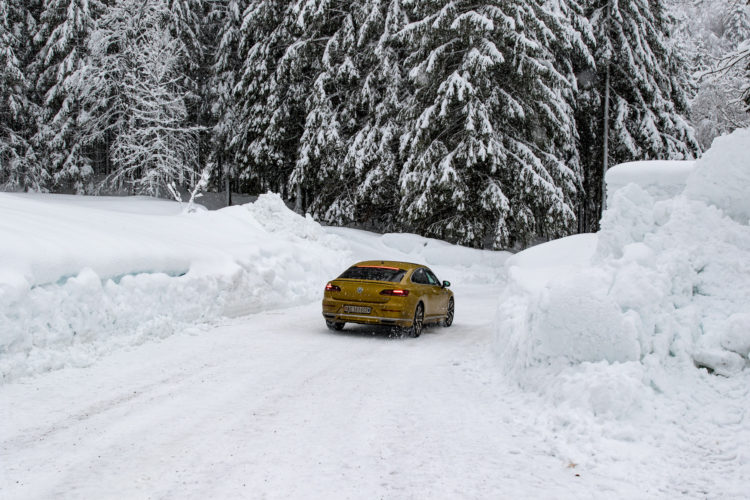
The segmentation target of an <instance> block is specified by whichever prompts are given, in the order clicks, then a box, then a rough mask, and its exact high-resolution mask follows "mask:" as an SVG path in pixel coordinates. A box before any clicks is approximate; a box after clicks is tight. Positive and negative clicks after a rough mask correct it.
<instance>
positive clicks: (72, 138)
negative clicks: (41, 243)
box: [29, 0, 105, 192]
mask: <svg viewBox="0 0 750 500" xmlns="http://www.w3.org/2000/svg"><path fill="white" fill-rule="evenodd" d="M104 8H105V2H104V1H100V0H48V1H45V2H44V7H43V10H42V12H41V15H40V21H39V25H38V30H37V32H36V34H35V35H34V42H35V44H36V45H37V46H38V47H39V49H38V52H37V55H36V58H35V60H34V62H33V64H32V65H31V66H30V71H29V73H30V78H34V79H35V86H36V90H37V92H38V93H39V95H40V98H41V99H42V101H41V102H40V103H39V104H40V105H41V107H42V108H43V113H42V114H41V115H40V116H39V123H38V130H37V134H36V135H35V137H34V144H35V146H36V148H37V150H38V151H39V152H43V155H44V158H43V159H42V160H41V161H43V162H44V163H45V164H46V166H45V168H46V169H47V170H48V171H49V172H50V173H51V175H52V177H53V179H54V183H55V184H60V183H64V184H69V185H70V186H72V187H74V188H75V189H76V191H78V192H83V191H85V190H87V189H88V188H89V187H90V175H91V173H92V169H91V162H90V160H89V156H90V154H89V153H90V152H87V151H84V149H83V145H82V144H81V143H80V142H78V141H77V137H78V134H77V131H76V127H77V123H76V122H77V119H78V112H79V107H80V104H79V102H78V96H77V95H76V94H75V90H74V88H75V87H76V83H75V81H74V80H73V78H74V77H73V75H74V74H75V73H76V72H77V71H78V70H80V69H81V62H82V59H83V58H84V57H85V53H86V41H87V38H88V35H89V33H90V32H91V30H92V29H93V26H94V21H95V19H96V18H97V17H98V16H99V15H100V14H101V13H102V12H103V10H104Z"/></svg>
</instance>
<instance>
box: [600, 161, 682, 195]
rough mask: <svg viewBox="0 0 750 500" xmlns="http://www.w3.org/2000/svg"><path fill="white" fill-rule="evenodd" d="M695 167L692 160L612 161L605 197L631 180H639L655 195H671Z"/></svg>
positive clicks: (640, 183)
mask: <svg viewBox="0 0 750 500" xmlns="http://www.w3.org/2000/svg"><path fill="white" fill-rule="evenodd" d="M694 168H695V162H694V161H692V160H653V161H631V162H627V163H621V164H620V165H615V166H614V167H612V168H610V169H609V170H607V173H606V175H605V180H606V184H607V199H608V200H610V199H612V196H613V195H614V193H615V191H617V190H618V189H620V188H623V187H625V186H627V185H628V184H631V183H633V184H638V185H639V186H640V187H641V188H643V189H644V190H645V191H647V192H648V193H649V194H650V195H651V196H653V197H654V198H658V199H664V198H673V197H675V196H677V195H678V194H680V193H681V192H682V190H683V189H685V183H686V182H687V178H688V176H690V174H691V172H692V171H693V169H694Z"/></svg>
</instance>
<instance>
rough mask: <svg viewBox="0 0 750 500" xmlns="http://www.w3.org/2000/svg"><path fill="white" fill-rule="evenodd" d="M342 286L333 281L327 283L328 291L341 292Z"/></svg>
mask: <svg viewBox="0 0 750 500" xmlns="http://www.w3.org/2000/svg"><path fill="white" fill-rule="evenodd" d="M340 291H341V288H339V287H337V286H336V285H334V284H333V283H328V284H327V285H326V292H340Z"/></svg>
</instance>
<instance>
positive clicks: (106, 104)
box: [76, 0, 197, 196]
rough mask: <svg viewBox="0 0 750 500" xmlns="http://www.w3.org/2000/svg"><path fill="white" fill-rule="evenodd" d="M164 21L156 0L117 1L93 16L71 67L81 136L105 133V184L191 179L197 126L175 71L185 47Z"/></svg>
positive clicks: (164, 10)
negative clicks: (81, 53)
mask: <svg viewBox="0 0 750 500" xmlns="http://www.w3.org/2000/svg"><path fill="white" fill-rule="evenodd" d="M169 21H170V11H169V8H168V5H167V4H166V3H165V2H164V1H161V0H160V1H149V2H144V1H143V0H118V1H117V2H116V3H115V4H114V5H112V6H111V7H110V8H108V9H107V11H106V12H105V13H104V14H103V15H102V17H101V18H100V19H99V21H98V22H97V27H96V30H95V31H94V32H93V33H92V34H91V37H90V39H89V46H88V49H89V52H90V55H89V57H88V58H87V60H86V64H85V65H84V66H83V67H82V68H81V69H80V70H79V71H78V73H77V74H76V81H77V82H78V84H79V87H78V89H77V90H78V91H79V92H80V95H81V96H82V106H83V110H84V111H83V113H84V114H83V120H82V124H81V140H82V142H84V143H86V144H92V145H93V144H101V143H102V142H104V141H107V140H108V139H107V138H108V137H111V138H112V141H111V143H109V147H108V153H109V155H110V161H111V163H112V165H113V168H112V172H111V174H110V175H109V176H108V178H107V183H108V184H110V185H112V186H114V187H117V188H119V187H124V186H127V187H130V188H132V190H133V192H136V193H142V194H149V195H157V196H158V195H159V194H160V193H161V192H163V190H164V188H165V186H166V185H168V184H171V183H173V182H174V183H177V184H178V185H187V184H192V183H194V181H195V180H196V179H195V175H196V161H197V128H196V127H194V126H192V125H191V124H190V123H189V122H188V113H187V109H186V106H185V100H186V97H187V95H188V92H189V91H188V90H187V89H185V87H184V86H183V78H182V75H181V74H180V72H179V68H180V67H181V66H182V65H181V58H182V57H184V56H185V54H186V50H185V47H184V44H183V43H182V42H181V41H180V39H178V38H175V37H173V36H172V35H171V34H170V31H169V28H168V27H169Z"/></svg>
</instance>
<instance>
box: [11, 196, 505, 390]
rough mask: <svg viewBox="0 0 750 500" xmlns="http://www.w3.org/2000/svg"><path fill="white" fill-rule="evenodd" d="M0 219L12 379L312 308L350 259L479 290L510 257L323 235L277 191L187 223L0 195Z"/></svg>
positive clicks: (153, 213) (168, 211)
mask: <svg viewBox="0 0 750 500" xmlns="http://www.w3.org/2000/svg"><path fill="white" fill-rule="evenodd" d="M0 211H2V213H3V217H2V219H0V242H2V243H0V376H2V379H3V380H6V381H7V380H11V379H13V378H15V377H18V376H23V375H29V374H33V373H38V372H41V371H45V370H49V369H55V368H60V367H64V366H69V365H74V366H82V365H86V364H88V363H90V362H91V361H92V360H94V359H96V358H97V357H98V356H99V355H101V354H102V353H105V352H108V351H110V350H111V349H112V348H115V347H117V346H122V345H134V344H138V343H141V342H143V341H144V340H146V339H149V338H155V337H165V336H168V335H171V334H172V333H174V332H176V331H179V330H180V329H182V328H185V327H186V326H189V325H192V324H198V323H206V322H211V321H215V320H218V319H221V318H227V317H235V316H240V315H245V314H248V313H250V312H257V311H263V310H268V309H271V308H280V307H290V306H293V305H297V304H303V303H308V302H310V301H313V300H318V299H319V298H320V294H321V290H322V288H323V286H324V285H325V282H326V281H327V280H329V279H331V278H333V277H335V276H338V275H339V274H340V273H341V272H342V271H343V270H344V269H345V268H346V267H347V266H348V265H350V264H351V263H352V261H353V260H358V259H355V257H354V255H355V254H356V255H357V256H358V258H363V257H362V256H365V257H364V258H392V259H400V258H410V259H413V260H419V261H420V262H427V263H428V264H430V265H434V268H435V271H436V272H437V273H438V275H439V276H441V277H442V276H443V275H445V272H446V271H447V270H450V269H454V268H458V269H460V270H461V272H462V273H464V274H467V277H464V278H463V279H465V280H466V279H471V280H474V281H480V282H495V281H497V276H498V275H499V274H500V273H498V272H497V270H498V269H499V268H500V267H501V264H502V262H503V260H504V259H505V258H506V257H507V254H506V253H502V252H482V251H479V250H474V249H470V248H462V247H456V246H454V245H449V244H447V243H444V242H441V241H437V240H432V239H428V238H422V237H419V236H416V235H409V234H386V235H382V236H377V237H373V235H372V234H371V233H366V232H363V231H356V230H353V229H333V228H332V229H330V230H326V229H324V228H323V227H321V226H320V225H319V224H317V223H316V222H314V221H313V220H312V219H310V218H309V217H308V218H305V217H301V216H299V215H297V214H295V213H294V212H292V211H290V210H289V209H288V208H287V207H286V206H285V205H284V203H283V202H282V200H281V199H280V198H279V197H278V196H277V195H271V194H268V195H264V196H261V197H260V198H259V199H258V200H257V201H256V202H255V203H250V204H247V205H243V206H233V207H229V208H224V209H221V210H217V211H201V212H198V213H191V214H183V213H182V212H181V208H180V205H179V204H177V203H174V202H167V201H157V200H152V199H150V198H137V197H136V198H117V197H104V198H96V197H76V196H68V195H40V194H32V195H20V194H0ZM469 274H470V276H469ZM446 279H448V278H447V275H446Z"/></svg>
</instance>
